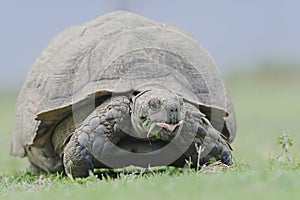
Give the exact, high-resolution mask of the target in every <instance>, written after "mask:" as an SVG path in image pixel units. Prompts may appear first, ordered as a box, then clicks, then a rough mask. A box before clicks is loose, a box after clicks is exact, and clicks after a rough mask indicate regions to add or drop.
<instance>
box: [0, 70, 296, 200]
mask: <svg viewBox="0 0 300 200" xmlns="http://www.w3.org/2000/svg"><path fill="white" fill-rule="evenodd" d="M226 84H227V87H228V89H229V90H230V92H231V95H232V98H233V101H234V103H235V109H236V113H237V119H238V135H237V138H236V140H235V141H234V143H233V145H232V146H233V148H234V157H235V159H236V162H237V167H236V168H235V169H233V170H227V171H221V172H218V173H213V174H201V173H195V172H189V171H184V172H179V171H178V170H176V169H168V170H166V171H165V172H157V173H155V174H146V175H144V176H141V175H134V176H133V175H122V176H121V177H120V178H117V179H105V180H100V179H96V178H95V177H90V178H87V179H78V180H76V181H72V180H70V179H69V178H66V177H63V176H61V175H47V174H42V175H37V176H34V175H31V174H29V173H26V167H27V165H28V163H27V161H26V160H25V159H19V158H12V157H10V156H9V146H10V139H11V133H12V129H13V113H14V106H15V101H16V93H13V92H7V91H3V92H1V93H0V100H1V103H0V136H1V140H0V199H1V200H2V199H20V198H21V199H24V200H26V199H30V200H33V199H45V200H47V199H55V198H62V197H63V198H72V199H74V200H75V199H84V198H85V199H87V198H97V197H98V198H99V199H119V198H120V199H124V200H125V199H241V198H243V199H298V198H299V196H300V190H299V188H300V166H299V164H298V161H297V159H298V158H300V155H299V152H300V132H299V130H300V106H299V102H300V69H299V68H298V69H297V68H294V69H284V68H281V69H272V70H271V69H262V70H257V71H253V72H243V73H242V72H241V73H235V74H232V75H230V76H228V77H226ZM283 131H285V132H286V133H287V134H289V136H290V138H292V139H293V142H294V145H293V147H292V148H291V151H292V155H293V158H294V159H295V161H291V162H288V161H285V162H284V163H283V164H282V163H280V162H279V161H277V160H276V159H275V161H271V160H272V159H274V158H276V157H277V156H278V155H279V154H280V153H281V151H282V149H281V148H280V147H279V146H278V145H277V141H276V138H277V137H278V136H280V135H282V133H283Z"/></svg>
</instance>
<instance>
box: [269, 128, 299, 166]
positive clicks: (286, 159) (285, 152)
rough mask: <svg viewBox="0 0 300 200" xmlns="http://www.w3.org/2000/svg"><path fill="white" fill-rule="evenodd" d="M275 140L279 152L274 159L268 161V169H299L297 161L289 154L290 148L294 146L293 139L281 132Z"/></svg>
mask: <svg viewBox="0 0 300 200" xmlns="http://www.w3.org/2000/svg"><path fill="white" fill-rule="evenodd" d="M276 140H277V145H278V147H279V148H280V150H281V152H280V154H279V155H278V156H277V157H276V158H273V159H270V168H271V169H273V170H274V169H278V168H281V169H287V170H294V169H300V163H299V161H297V160H296V158H295V157H293V155H292V152H291V147H292V146H293V144H294V142H293V139H292V138H291V137H290V136H289V135H288V134H286V132H283V134H282V135H281V136H278V137H277V138H276Z"/></svg>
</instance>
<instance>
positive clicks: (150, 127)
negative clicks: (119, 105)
mask: <svg viewBox="0 0 300 200" xmlns="http://www.w3.org/2000/svg"><path fill="white" fill-rule="evenodd" d="M182 124H183V120H180V121H178V122H177V123H166V122H156V121H150V120H149V119H146V120H144V122H143V123H142V128H143V130H144V132H145V133H146V137H147V138H148V139H151V140H163V141H170V140H171V139H173V138H174V136H175V135H176V133H177V130H178V129H179V127H180V126H182Z"/></svg>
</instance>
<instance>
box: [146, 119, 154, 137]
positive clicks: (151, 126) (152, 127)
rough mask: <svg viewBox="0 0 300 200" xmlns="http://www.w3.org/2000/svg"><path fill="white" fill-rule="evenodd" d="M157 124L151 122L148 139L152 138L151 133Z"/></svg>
mask: <svg viewBox="0 0 300 200" xmlns="http://www.w3.org/2000/svg"><path fill="white" fill-rule="evenodd" d="M155 126H156V125H155V123H154V122H150V125H149V126H148V127H149V129H148V133H147V138H149V137H150V133H151V131H152V130H153V129H154V128H155Z"/></svg>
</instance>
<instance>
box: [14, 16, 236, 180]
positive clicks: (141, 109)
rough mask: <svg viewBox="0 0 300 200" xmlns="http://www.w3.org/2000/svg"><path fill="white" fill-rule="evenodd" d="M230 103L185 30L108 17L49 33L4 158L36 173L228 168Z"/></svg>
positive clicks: (19, 106)
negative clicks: (23, 162) (24, 161)
mask: <svg viewBox="0 0 300 200" xmlns="http://www.w3.org/2000/svg"><path fill="white" fill-rule="evenodd" d="M235 135H236V119H235V113H234V108H233V104H232V101H231V98H230V96H229V94H228V92H227V90H226V88H225V86H224V82H223V80H222V77H221V75H220V73H219V71H218V69H217V68H216V66H215V64H214V63H213V61H212V59H211V58H210V57H209V55H208V54H207V52H206V51H205V50H204V48H203V47H202V46H201V45H200V44H199V43H198V42H197V41H196V40H195V39H194V38H193V37H192V36H190V35H189V34H187V33H185V32H184V31H183V30H181V29H179V28H176V27H173V26H170V25H166V24H162V23H158V22H155V21H153V20H150V19H147V18H145V17H142V16H139V15H137V14H133V13H130V12H125V11H115V12H112V13H108V14H106V15H104V16H101V17H99V18H98V19H94V20H92V21H90V22H87V23H85V24H83V25H81V26H76V27H71V28H68V29H66V30H64V31H63V32H62V33H60V34H59V35H58V36H56V37H55V38H54V39H53V40H52V41H51V42H50V44H49V45H48V47H47V48H46V49H45V50H44V51H43V52H42V53H41V55H40V57H39V58H38V59H37V61H36V62H35V63H34V64H33V66H32V68H31V70H30V72H29V74H28V76H27V79H26V80H25V83H24V85H23V87H22V89H21V91H20V94H19V96H18V100H17V105H16V114H15V127H14V133H13V138H12V145H11V154H12V155H14V156H20V157H25V156H27V157H28V159H29V161H30V169H31V170H32V171H33V172H39V171H46V172H53V173H54V172H65V173H66V174H67V175H68V176H70V177H72V178H76V177H86V176H88V175H89V174H90V173H93V172H94V169H96V168H122V167H125V166H129V165H135V166H141V167H148V166H167V165H172V166H179V167H180V166H184V165H185V163H186V159H187V158H189V159H190V161H191V166H198V165H203V164H205V163H208V162H209V161H210V160H211V159H212V158H215V159H217V160H220V161H221V162H223V163H225V164H227V165H231V164H232V163H233V161H232V160H233V159H232V149H231V147H230V144H231V143H232V142H233V140H234V138H235Z"/></svg>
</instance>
